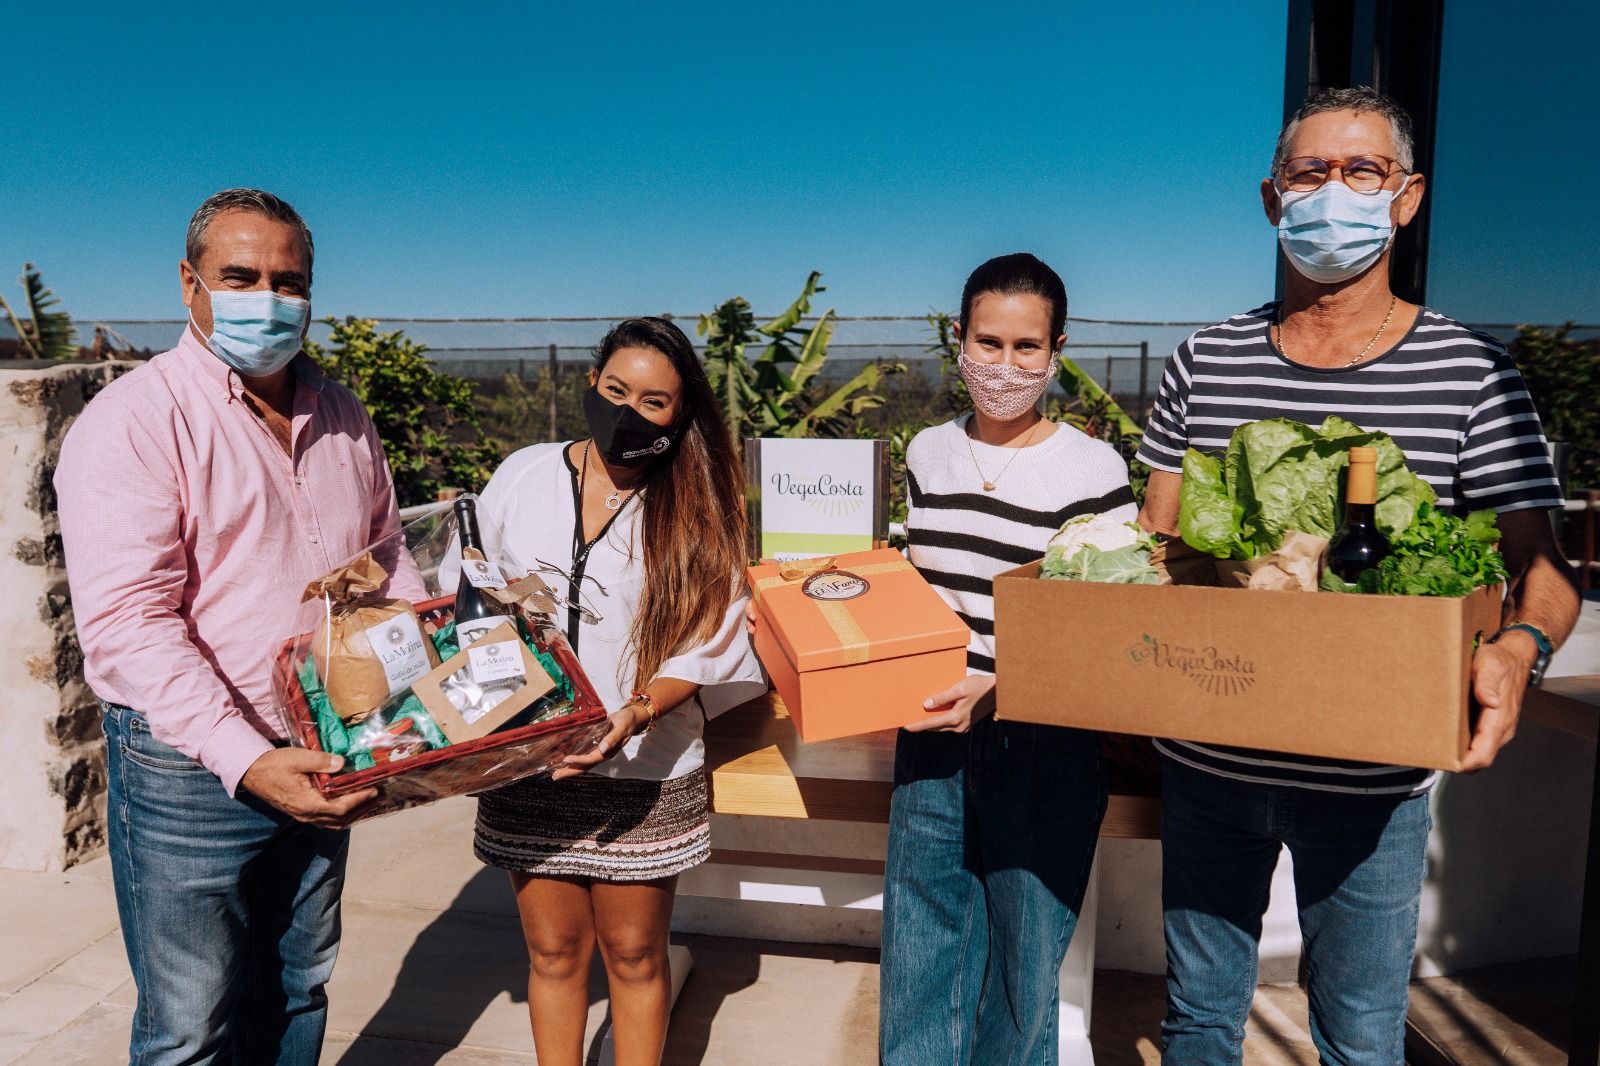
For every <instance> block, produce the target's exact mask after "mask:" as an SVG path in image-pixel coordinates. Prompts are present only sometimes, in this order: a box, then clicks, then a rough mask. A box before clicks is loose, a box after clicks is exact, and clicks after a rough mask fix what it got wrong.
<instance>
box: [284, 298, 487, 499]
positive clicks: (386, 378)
mask: <svg viewBox="0 0 1600 1066" xmlns="http://www.w3.org/2000/svg"><path fill="white" fill-rule="evenodd" d="M323 321H325V322H326V323H327V324H328V325H329V326H331V327H333V335H332V336H331V337H329V338H328V345H327V347H326V349H324V347H323V346H322V345H320V344H317V343H315V342H312V341H307V342H306V352H307V354H309V355H310V356H311V357H312V358H313V359H315V360H317V362H318V363H319V364H320V365H321V366H322V369H323V371H324V372H325V373H326V374H327V375H328V376H329V377H330V378H332V379H333V380H335V381H337V382H340V383H341V384H343V385H345V386H347V387H348V388H349V389H350V390H351V391H352V392H354V393H355V394H356V397H357V398H358V399H359V400H360V401H361V402H362V403H363V404H365V405H366V408H367V410H368V411H369V412H370V413H371V414H372V421H373V424H374V425H375V426H376V427H377V430H378V438H379V439H380V440H381V441H382V442H383V450H384V453H385V454H386V455H387V456H388V458H389V468H390V469H391V470H393V471H394V487H395V495H396V496H398V497H399V500H400V505H401V506H402V507H405V506H409V505H411V504H417V503H427V502H429V501H432V500H435V499H437V498H438V496H439V492H440V490H441V489H447V488H457V489H464V490H466V491H468V492H477V491H478V490H479V489H481V488H482V487H483V485H484V483H485V482H487V481H488V480H489V475H490V474H492V473H493V472H494V466H495V464H496V463H498V462H499V461H500V457H501V454H500V448H499V447H498V446H497V445H496V444H495V443H494V442H493V441H491V440H489V438H488V437H487V436H486V435H485V434H484V431H483V426H482V424H481V423H480V422H479V420H478V413H477V410H476V408H475V406H474V403H473V399H474V396H473V387H472V383H471V382H469V381H464V380H462V379H461V378H457V377H453V376H452V375H450V374H447V373H445V372H443V371H441V370H439V369H438V368H436V367H435V366H434V365H433V363H432V362H431V361H430V360H429V359H428V358H427V355H426V354H425V353H426V352H427V348H426V347H424V346H423V345H421V344H418V343H416V342H415V341H412V340H409V339H408V338H407V337H406V335H405V333H404V332H402V331H400V330H395V331H394V332H392V333H379V332H378V323H377V322H376V321H374V320H373V319H370V318H346V319H345V320H344V321H343V322H340V321H338V320H337V319H334V318H327V319H324V320H323Z"/></svg>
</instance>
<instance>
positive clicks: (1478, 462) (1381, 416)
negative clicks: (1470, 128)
mask: <svg viewBox="0 0 1600 1066" xmlns="http://www.w3.org/2000/svg"><path fill="white" fill-rule="evenodd" d="M1276 315H1277V304H1276V303H1271V304H1267V305H1265V306H1263V307H1258V308H1256V309H1255V310H1254V311H1249V312H1247V313H1245V314H1242V315H1236V316H1234V317H1233V318H1230V319H1228V320H1227V321H1226V322H1222V323H1219V324H1218V325H1215V326H1209V327H1207V328H1205V329H1202V330H1200V331H1198V332H1197V333H1195V334H1194V335H1193V336H1191V337H1189V339H1188V340H1186V341H1184V342H1183V343H1182V344H1180V345H1178V348H1177V350H1176V351H1175V352H1173V353H1172V358H1171V359H1169V360H1168V361H1167V367H1166V372H1165V373H1164V374H1163V376H1162V379H1161V388H1160V391H1159V392H1158V394H1157V396H1156V404H1155V409H1154V410H1153V411H1152V412H1151V415H1150V424H1149V425H1148V426H1147V427H1146V429H1145V435H1144V441H1143V443H1142V444H1141V445H1140V447H1139V454H1138V458H1139V459H1140V460H1141V461H1143V462H1145V463H1147V464H1149V465H1150V466H1151V467H1153V468H1154V469H1157V470H1166V471H1170V472H1172V473H1181V472H1182V469H1183V453H1184V451H1185V450H1186V449H1188V448H1197V449H1199V450H1200V451H1204V452H1212V453H1220V452H1222V451H1224V450H1226V449H1227V446H1228V439H1229V438H1230V437H1231V436H1232V435H1233V431H1234V429H1235V428H1236V427H1238V426H1240V425H1242V424H1243V423H1246V422H1254V421H1256V420H1258V419H1263V418H1292V419H1294V420H1295V421H1297V422H1304V423H1307V424H1309V425H1317V424H1318V423H1320V422H1321V421H1322V420H1323V419H1324V418H1326V417H1327V416H1329V415H1338V416H1340V417H1341V418H1345V419H1348V420H1349V421H1351V422H1354V423H1355V424H1356V425H1358V426H1360V427H1361V428H1362V429H1365V430H1369V431H1370V430H1376V431H1381V432H1384V433H1387V434H1389V436H1391V437H1393V438H1394V440H1395V443H1396V444H1398V445H1399V446H1400V449H1401V450H1402V451H1404V452H1405V454H1406V465H1407V466H1408V467H1409V468H1410V469H1411V470H1412V471H1413V472H1415V473H1416V474H1418V475H1420V476H1421V477H1423V478H1424V479H1426V480H1427V482H1428V483H1429V484H1430V485H1432V486H1433V489H1434V491H1435V492H1437V493H1438V494H1439V507H1440V508H1441V509H1446V510H1450V511H1454V512H1457V513H1464V512H1466V511H1469V510H1478V509H1483V508H1488V509H1491V510H1494V511H1501V512H1504V511H1519V510H1525V509H1528V508H1539V507H1559V506H1560V505H1561V492H1560V487H1559V485H1558V484H1557V481H1556V476H1555V469H1554V467H1553V466H1552V465H1551V462H1550V452H1549V447H1548V445H1547V444H1546V442H1545V438H1544V431H1543V430H1542V429H1541V427H1540V425H1539V415H1538V413H1537V412H1536V411H1535V410H1534V406H1533V400H1532V399H1531V398H1530V397H1529V395H1528V390H1527V388H1526V387H1525V386H1524V385H1523V383H1522V376H1521V375H1520V374H1519V373H1517V368H1516V367H1515V366H1514V365H1513V364H1512V362H1511V357H1510V356H1509V355H1507V354H1506V350H1505V348H1504V347H1502V346H1501V344H1500V343H1499V342H1498V341H1496V340H1495V339H1494V338H1492V337H1488V336H1485V335H1484V334H1482V333H1478V332H1476V331H1474V330H1471V329H1468V328H1467V327H1465V326H1463V325H1461V324H1460V323H1459V322H1455V321H1453V320H1451V319H1449V318H1446V317H1445V316H1443V315H1441V314H1439V313H1437V312H1435V311H1431V310H1429V309H1428V308H1422V309H1421V311H1420V313H1419V314H1418V315H1417V320H1416V323H1415V324H1414V325H1413V326H1412V327H1411V330H1410V332H1409V333H1407V334H1406V335H1405V337H1404V338H1403V339H1402V340H1401V341H1400V343H1399V344H1397V345H1396V346H1395V347H1394V348H1393V349H1391V350H1390V351H1388V352H1387V353H1385V354H1383V355H1381V356H1379V357H1378V358H1376V359H1372V360H1370V361H1368V362H1365V363H1361V364H1359V365H1357V366H1353V367H1345V368H1334V369H1321V368H1317V367H1308V366H1302V365H1300V364H1298V363H1293V362H1290V361H1289V360H1288V359H1286V358H1285V357H1284V355H1283V353H1282V352H1280V351H1279V350H1278V348H1277V345H1275V344H1274V343H1273V342H1272V338H1271V335H1270V329H1269V326H1270V323H1271V322H1272V321H1273V320H1274V318H1275V317H1276ZM1156 746H1157V747H1158V748H1160V749H1161V751H1162V752H1163V753H1165V754H1166V755H1168V756H1170V757H1172V758H1174V759H1178V760H1180V761H1182V762H1186V763H1189V764H1190V765H1192V766H1195V767H1196V768H1198V769H1201V770H1207V771H1210V772H1212V773H1217V774H1221V775H1223V776H1226V777H1234V778H1240V779H1243V780H1248V781H1259V782H1264V783H1268V784H1280V785H1298V786H1301V787H1305V788H1316V789H1324V790H1329V791H1336V792H1365V793H1401V794H1407V793H1417V792H1422V791H1424V790H1426V789H1427V788H1428V787H1429V786H1430V785H1432V783H1433V781H1434V780H1435V778H1436V777H1437V776H1438V775H1437V774H1434V773H1430V772H1429V771H1427V770H1419V769H1416V768H1414V767H1401V766H1375V765H1372V764H1370V763H1356V762H1347V761H1343V760H1338V759H1324V758H1315V757H1312V756H1307V755H1289V754H1280V753H1269V752H1260V751H1251V750H1248V749H1243V748H1229V747H1221V746H1216V745H1209V744H1195V743H1191V742H1189V741H1179V740H1158V741H1157V742H1156Z"/></svg>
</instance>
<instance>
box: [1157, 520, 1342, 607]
mask: <svg viewBox="0 0 1600 1066" xmlns="http://www.w3.org/2000/svg"><path fill="white" fill-rule="evenodd" d="M1327 555H1328V539H1327V538H1326V537H1318V536H1315V535H1313V534H1310V533H1301V532H1299V531H1298V530H1290V531H1289V532H1287V533H1285V534H1284V535H1283V543H1282V544H1281V545H1280V546H1279V548H1278V550H1277V551H1275V552H1271V553H1269V554H1267V555H1262V556H1258V557H1256V558H1254V559H1218V558H1217V557H1216V556H1214V555H1210V554H1208V553H1206V552H1203V551H1200V550H1198V549H1196V548H1191V547H1189V545H1187V544H1185V543H1184V542H1183V541H1181V540H1177V539H1175V538H1172V539H1167V540H1163V541H1162V542H1161V543H1160V544H1158V545H1157V546H1156V550H1155V551H1153V552H1151V554H1150V564H1151V565H1152V566H1154V567H1155V568H1156V569H1157V570H1159V571H1160V572H1161V575H1162V580H1161V582H1160V583H1161V584H1163V585H1166V584H1173V585H1221V586H1223V587H1225V588H1251V589H1265V590H1267V591H1269V592H1315V591H1317V587H1318V582H1319V581H1320V580H1321V578H1322V566H1323V563H1324V562H1325V561H1326V559H1327Z"/></svg>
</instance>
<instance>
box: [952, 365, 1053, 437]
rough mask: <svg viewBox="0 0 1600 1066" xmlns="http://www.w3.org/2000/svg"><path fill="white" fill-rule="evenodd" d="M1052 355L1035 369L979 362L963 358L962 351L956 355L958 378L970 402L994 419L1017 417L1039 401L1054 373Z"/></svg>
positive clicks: (1004, 419) (1003, 420) (1006, 420)
mask: <svg viewBox="0 0 1600 1066" xmlns="http://www.w3.org/2000/svg"><path fill="white" fill-rule="evenodd" d="M1056 358H1057V357H1056V356H1055V355H1051V356H1050V361H1049V362H1048V363H1046V364H1045V365H1044V366H1042V367H1040V368H1039V369H1037V370H1029V369H1028V368H1027V367H1022V366H1017V365H1016V364H1014V363H980V362H978V361H977V360H976V359H969V358H967V353H966V352H965V351H964V350H963V351H962V352H961V353H960V354H959V355H957V356H956V367H957V369H958V370H959V371H960V372H961V380H962V381H964V382H966V385H967V392H968V393H969V394H970V395H971V396H972V403H973V405H974V406H975V407H977V409H978V410H980V411H982V412H983V413H984V415H986V416H987V417H989V418H992V419H994V420H995V421H996V422H1009V421H1011V420H1012V419H1014V418H1020V417H1021V416H1022V415H1023V414H1025V413H1026V412H1027V411H1029V410H1030V409H1032V408H1033V407H1034V405H1036V404H1037V403H1038V402H1039V397H1041V396H1043V395H1044V390H1045V389H1047V388H1048V387H1049V386H1050V378H1051V377H1052V376H1053V375H1054V374H1055V369H1056Z"/></svg>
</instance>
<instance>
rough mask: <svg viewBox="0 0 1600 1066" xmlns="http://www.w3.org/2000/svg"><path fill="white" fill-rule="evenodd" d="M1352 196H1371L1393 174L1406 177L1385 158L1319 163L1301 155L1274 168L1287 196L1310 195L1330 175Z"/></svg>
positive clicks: (1393, 162) (1317, 160) (1374, 157)
mask: <svg viewBox="0 0 1600 1066" xmlns="http://www.w3.org/2000/svg"><path fill="white" fill-rule="evenodd" d="M1335 170H1337V171H1338V172H1339V178H1340V180H1341V181H1343V182H1344V183H1345V184H1346V185H1347V186H1349V187H1350V190H1351V191H1352V192H1358V193H1361V194H1362V195H1363V196H1371V195H1372V194H1373V193H1376V192H1378V191H1379V190H1381V189H1382V188H1383V186H1384V183H1385V182H1387V181H1388V180H1389V179H1390V178H1391V177H1393V176H1394V175H1395V174H1409V173H1411V171H1409V170H1407V169H1406V168H1405V167H1403V166H1401V165H1400V163H1399V162H1398V161H1397V160H1394V159H1390V158H1389V157H1388V156H1386V155H1355V156H1351V157H1350V158H1349V159H1320V158H1318V157H1317V156H1312V155H1301V156H1295V157H1294V158H1293V159H1285V160H1284V161H1283V163H1282V164H1281V165H1280V166H1279V167H1278V176H1279V180H1280V181H1281V182H1282V183H1283V188H1284V189H1286V190H1288V191H1289V192H1314V191H1316V190H1317V189H1320V188H1322V187H1323V186H1324V185H1326V184H1327V182H1328V179H1329V178H1330V177H1332V176H1333V172H1334V171H1335Z"/></svg>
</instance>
